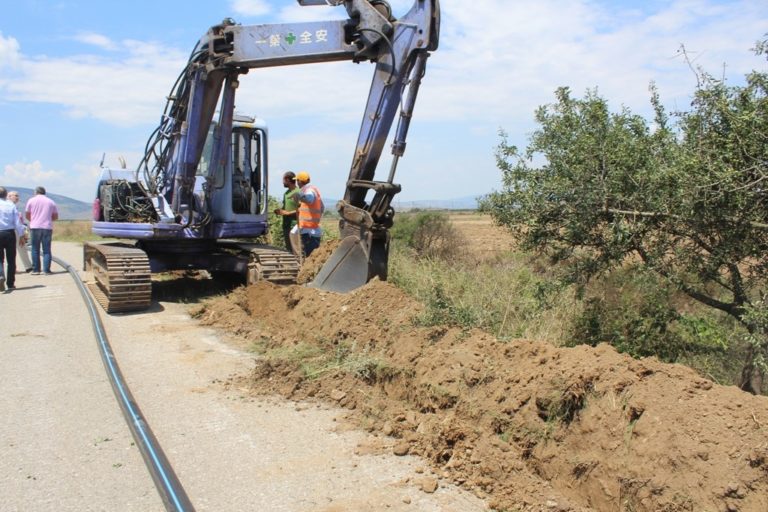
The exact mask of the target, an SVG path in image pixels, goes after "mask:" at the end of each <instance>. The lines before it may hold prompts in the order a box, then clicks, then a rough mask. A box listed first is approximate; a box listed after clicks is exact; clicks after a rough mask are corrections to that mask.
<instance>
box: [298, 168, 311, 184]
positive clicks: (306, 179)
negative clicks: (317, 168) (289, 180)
mask: <svg viewBox="0 0 768 512" xmlns="http://www.w3.org/2000/svg"><path fill="white" fill-rule="evenodd" d="M296 181H304V182H306V183H309V173H308V172H307V171H301V172H300V173H299V174H297V175H296Z"/></svg>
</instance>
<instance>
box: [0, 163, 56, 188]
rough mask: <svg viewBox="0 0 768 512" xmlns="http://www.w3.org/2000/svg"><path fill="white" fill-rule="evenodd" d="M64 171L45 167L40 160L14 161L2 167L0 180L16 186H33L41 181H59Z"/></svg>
mask: <svg viewBox="0 0 768 512" xmlns="http://www.w3.org/2000/svg"><path fill="white" fill-rule="evenodd" d="M63 176H64V173H63V172H62V171H57V170H53V169H45V168H44V167H43V164H42V162H40V160H35V161H33V162H15V163H12V164H7V165H5V166H4V167H3V173H2V181H3V182H4V183H9V184H12V185H14V186H17V187H29V188H34V187H35V186H37V185H40V184H41V183H49V182H51V181H61V179H62V177H63Z"/></svg>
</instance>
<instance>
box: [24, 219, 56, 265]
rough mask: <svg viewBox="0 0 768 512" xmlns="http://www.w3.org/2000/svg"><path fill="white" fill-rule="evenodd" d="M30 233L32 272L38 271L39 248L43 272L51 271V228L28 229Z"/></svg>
mask: <svg viewBox="0 0 768 512" xmlns="http://www.w3.org/2000/svg"><path fill="white" fill-rule="evenodd" d="M29 231H30V232H31V233H32V272H40V249H41V248H42V250H43V272H45V273H46V274H48V273H50V272H51V240H52V239H53V230H52V229H30V230H29Z"/></svg>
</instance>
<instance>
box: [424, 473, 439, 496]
mask: <svg viewBox="0 0 768 512" xmlns="http://www.w3.org/2000/svg"><path fill="white" fill-rule="evenodd" d="M421 490H422V491H424V492H426V493H428V494H432V493H433V492H435V491H436V490H437V478H431V477H427V478H425V479H423V480H422V481H421Z"/></svg>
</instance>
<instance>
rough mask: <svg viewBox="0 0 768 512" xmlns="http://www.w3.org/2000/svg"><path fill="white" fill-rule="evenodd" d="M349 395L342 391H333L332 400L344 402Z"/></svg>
mask: <svg viewBox="0 0 768 512" xmlns="http://www.w3.org/2000/svg"><path fill="white" fill-rule="evenodd" d="M346 396H347V394H346V393H345V392H344V391H341V390H340V389H334V390H333V391H331V399H332V400H336V401H337V402H340V401H342V400H343V399H344V398H345V397H346Z"/></svg>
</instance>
